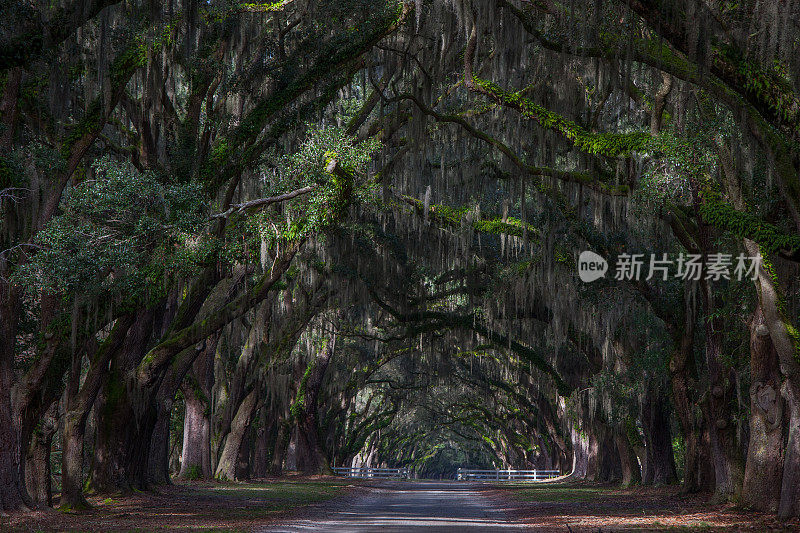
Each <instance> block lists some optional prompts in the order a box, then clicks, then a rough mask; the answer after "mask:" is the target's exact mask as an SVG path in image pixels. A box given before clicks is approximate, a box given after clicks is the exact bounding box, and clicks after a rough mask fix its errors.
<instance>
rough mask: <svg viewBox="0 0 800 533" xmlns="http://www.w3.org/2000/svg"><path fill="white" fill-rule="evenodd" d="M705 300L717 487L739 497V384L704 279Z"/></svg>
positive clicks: (708, 410) (741, 466) (741, 468)
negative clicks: (725, 354) (726, 361)
mask: <svg viewBox="0 0 800 533" xmlns="http://www.w3.org/2000/svg"><path fill="white" fill-rule="evenodd" d="M701 287H702V292H703V303H704V305H705V310H706V315H707V318H706V320H705V330H706V331H705V334H706V335H705V342H706V346H705V353H706V364H707V366H708V378H709V394H708V396H707V407H706V409H705V411H706V417H707V425H708V429H709V436H710V437H711V450H712V456H713V460H714V475H715V481H716V484H715V487H714V494H715V497H716V498H718V499H723V500H729V499H731V498H734V497H736V496H737V495H738V494H739V493H740V491H741V487H742V480H743V479H744V464H743V459H742V454H741V448H740V446H739V443H738V441H737V439H736V425H735V424H734V420H733V418H734V413H733V412H732V409H733V407H732V406H733V405H734V404H735V402H736V392H735V390H734V385H735V383H736V379H735V375H734V373H733V370H732V369H731V368H730V367H728V366H727V365H726V364H724V363H723V357H722V335H723V326H722V323H721V322H722V321H721V320H720V319H719V318H718V317H714V313H715V312H716V307H715V305H714V297H713V293H712V288H711V284H710V282H708V281H705V280H704V281H703V282H701Z"/></svg>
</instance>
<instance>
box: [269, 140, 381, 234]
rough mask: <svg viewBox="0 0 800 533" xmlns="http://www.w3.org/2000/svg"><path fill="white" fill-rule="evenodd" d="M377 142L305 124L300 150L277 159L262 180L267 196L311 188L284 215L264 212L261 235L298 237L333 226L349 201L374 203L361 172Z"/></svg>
mask: <svg viewBox="0 0 800 533" xmlns="http://www.w3.org/2000/svg"><path fill="white" fill-rule="evenodd" d="M379 146H380V144H379V143H378V141H376V140H374V139H371V140H368V141H364V142H361V143H356V142H355V139H354V138H353V137H351V136H349V135H347V134H346V133H345V131H344V129H342V128H336V127H327V128H326V127H313V126H309V127H308V129H307V132H306V138H305V140H304V142H303V143H302V144H301V146H300V148H299V149H298V150H297V151H296V152H294V153H292V154H290V155H287V156H284V157H282V158H280V159H279V160H278V162H277V165H276V168H275V169H273V170H272V172H271V173H270V174H269V176H268V178H267V179H269V183H268V188H269V191H270V193H271V194H281V193H284V192H288V191H291V190H295V189H299V188H302V187H309V186H310V187H314V191H313V192H312V193H311V194H310V195H307V196H306V197H302V198H298V200H296V201H294V202H292V204H291V205H290V206H285V212H284V213H281V214H277V215H276V214H274V213H264V214H263V215H262V218H261V219H260V224H261V226H260V227H261V231H262V236H264V237H265V238H269V239H275V238H281V239H286V240H290V241H291V240H298V239H301V238H303V237H304V236H306V235H310V234H311V233H315V232H319V231H324V230H325V229H328V228H330V227H332V226H334V225H336V224H338V223H339V222H340V221H341V220H342V219H343V217H344V216H345V215H346V214H347V212H348V209H349V207H350V206H351V205H353V204H356V203H372V202H374V199H375V185H374V183H372V182H371V181H370V180H368V179H367V178H366V177H365V176H366V172H367V169H368V164H369V162H370V161H371V159H372V156H373V154H374V153H375V152H376V151H377V149H378V148H379ZM334 161H335V163H336V170H334V171H333V172H331V171H330V168H329V167H330V165H331V163H332V162H334Z"/></svg>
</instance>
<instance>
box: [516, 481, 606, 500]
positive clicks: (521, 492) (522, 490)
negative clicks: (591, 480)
mask: <svg viewBox="0 0 800 533" xmlns="http://www.w3.org/2000/svg"><path fill="white" fill-rule="evenodd" d="M502 488H503V489H507V490H508V492H509V495H510V496H511V497H513V498H514V499H517V500H520V501H526V502H530V501H540V502H584V501H590V500H596V499H598V498H602V497H605V496H608V493H609V491H608V489H603V488H600V487H580V486H575V485H567V484H563V485H555V484H549V483H548V484H546V485H531V484H530V483H514V484H511V485H503V487H502Z"/></svg>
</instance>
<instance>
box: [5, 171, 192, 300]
mask: <svg viewBox="0 0 800 533" xmlns="http://www.w3.org/2000/svg"><path fill="white" fill-rule="evenodd" d="M94 174H95V177H94V179H89V180H85V181H84V182H82V183H80V184H78V185H76V186H74V187H72V188H71V189H69V190H68V191H67V192H66V193H65V195H64V198H63V200H62V204H61V209H62V211H61V213H60V214H59V215H58V216H56V217H55V218H53V220H52V221H51V222H50V223H49V224H48V225H47V226H46V227H45V228H43V229H42V230H41V231H40V232H39V233H38V234H37V236H36V239H35V240H34V244H35V245H36V246H37V247H38V248H39V251H38V253H36V254H35V255H34V256H33V259H32V260H31V261H30V262H29V263H28V264H26V265H25V266H24V267H23V268H22V269H21V270H20V271H19V272H18V273H17V276H18V278H19V280H20V281H21V282H22V283H23V284H24V285H25V286H26V287H27V288H28V290H30V291H37V290H42V289H43V290H48V291H52V292H54V293H58V294H62V295H70V294H74V295H84V296H89V297H97V296H100V295H120V294H123V295H126V296H127V297H135V296H136V295H141V294H142V293H143V291H144V290H145V289H146V288H147V287H148V286H150V287H151V288H154V287H155V288H157V287H160V286H162V285H163V280H164V277H165V276H166V275H168V274H169V272H171V271H173V272H174V271H180V270H185V269H186V268H187V267H188V266H189V265H187V264H186V261H187V260H188V259H189V258H190V257H191V256H193V255H196V254H197V252H198V251H199V250H201V247H200V246H199V242H200V240H201V239H200V237H199V235H198V230H199V229H200V228H201V227H202V224H203V223H204V217H203V216H202V209H201V208H202V204H201V203H200V202H199V200H198V198H199V197H200V196H199V188H198V187H197V186H195V185H193V184H188V185H164V184H162V183H161V182H159V180H158V179H157V178H156V176H155V175H154V174H151V173H145V174H142V173H140V172H138V171H137V170H136V169H134V168H133V167H132V166H130V165H128V164H125V163H119V162H116V161H114V160H112V159H110V158H103V159H100V160H98V161H97V162H95V165H94Z"/></svg>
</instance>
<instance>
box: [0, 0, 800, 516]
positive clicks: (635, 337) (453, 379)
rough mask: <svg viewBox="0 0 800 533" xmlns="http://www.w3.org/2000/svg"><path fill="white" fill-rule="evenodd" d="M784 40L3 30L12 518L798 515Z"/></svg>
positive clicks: (413, 25) (158, 21)
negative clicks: (468, 476)
mask: <svg viewBox="0 0 800 533" xmlns="http://www.w3.org/2000/svg"><path fill="white" fill-rule="evenodd" d="M798 21H800V2H798V1H797V0H741V1H738V2H717V1H712V0H592V1H587V0H570V1H568V2H562V1H560V0H417V1H416V2H397V1H394V0H389V1H374V0H343V1H342V0H338V1H329V0H281V1H277V2H268V3H241V2H238V1H235V0H210V1H199V0H169V1H167V2H163V3H162V2H154V1H151V0H146V1H145V0H126V1H124V2H119V1H115V0H61V1H58V2H44V1H31V2H23V1H11V2H3V8H2V18H1V19H0V26H2V42H0V68H1V69H2V74H1V75H0V84H1V85H0V93H2V101H0V112H1V113H2V120H1V122H2V125H0V148H1V149H0V216H1V217H2V219H1V220H0V227H1V228H2V231H0V511H2V512H6V513H7V512H12V511H16V510H24V509H33V508H37V507H43V506H48V505H49V506H53V505H56V506H60V507H61V508H62V509H73V510H78V509H82V508H85V507H87V505H88V503H87V501H86V498H85V495H86V494H87V493H95V494H103V493H113V492H118V491H120V490H122V491H128V490H134V489H136V490H148V489H150V488H152V487H155V486H157V485H159V484H165V483H170V482H171V481H170V480H171V479H173V478H174V477H176V476H177V477H180V478H184V479H212V478H216V479H223V480H243V479H250V478H263V477H267V476H270V475H279V474H281V473H282V472H284V471H289V470H299V471H301V472H303V473H306V474H319V473H330V471H331V467H333V466H342V465H345V466H350V465H355V466H358V465H371V466H392V467H401V466H403V467H408V468H409V469H410V470H411V472H412V473H413V475H416V476H419V477H440V476H443V477H452V475H453V473H454V471H455V469H456V468H458V467H461V466H464V467H472V468H547V469H558V470H560V471H561V472H562V473H563V474H565V475H570V476H571V478H574V479H582V480H589V481H608V482H620V483H623V484H626V485H632V484H645V485H646V484H673V483H675V484H677V483H681V484H682V485H683V487H684V488H685V489H686V490H687V491H708V492H713V494H714V497H715V498H716V499H718V500H719V501H724V500H732V501H734V500H735V501H739V502H741V503H742V504H743V505H744V506H746V507H748V508H753V509H759V510H764V511H768V512H773V513H777V514H778V515H779V516H780V517H795V516H797V515H798V514H800V333H798V329H797V328H798V322H799V321H798V303H800V292H799V291H800V283H798V281H799V279H798V262H800V231H799V230H800V22H798ZM583 251H592V252H594V253H596V254H598V255H600V256H602V257H604V258H608V259H609V261H610V263H611V266H610V267H609V271H608V272H607V273H606V275H605V276H604V277H603V278H601V279H599V280H597V281H594V282H592V283H585V282H583V281H581V279H580V278H579V271H578V261H577V259H578V256H579V254H580V253H581V252H583ZM626 254H627V255H626ZM629 254H645V259H644V265H643V267H642V275H641V276H617V275H615V266H614V265H615V264H616V265H617V267H618V266H619V265H620V264H621V262H624V258H625V257H628V258H630V255H629ZM663 254H667V256H668V257H670V258H672V259H673V260H675V262H676V263H677V262H678V260H677V258H679V257H680V258H683V257H689V255H690V254H691V255H693V256H697V255H699V256H700V257H702V258H704V259H705V261H704V262H703V263H702V265H703V266H702V270H701V271H698V275H697V276H683V277H681V276H675V275H673V272H672V271H670V272H669V276H667V275H666V273H665V274H664V276H662V275H661V273H660V272H659V273H657V274H656V275H654V276H647V275H646V274H647V270H648V266H649V265H648V263H647V261H648V259H647V258H649V257H650V256H651V255H652V256H654V257H657V258H662V257H663ZM681 254H683V255H681ZM740 256H742V257H744V256H746V257H747V258H751V259H753V261H751V263H750V265H751V266H752V267H753V268H751V269H750V270H748V272H747V273H746V274H747V275H745V276H738V277H737V276H734V275H733V269H734V267H736V266H737V257H740ZM726 257H727V258H730V260H731V269H730V270H731V272H730V275H715V273H714V271H713V270H712V268H711V267H709V264H711V260H712V259H713V258H716V259H717V260H719V259H720V258H723V259H724V258H726ZM680 266H681V265H678V267H680ZM684 266H685V265H684ZM673 268H674V267H673ZM740 273H741V272H740ZM617 278H621V279H617ZM56 494H58V495H59V497H58V498H57V499H54V495H56Z"/></svg>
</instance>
